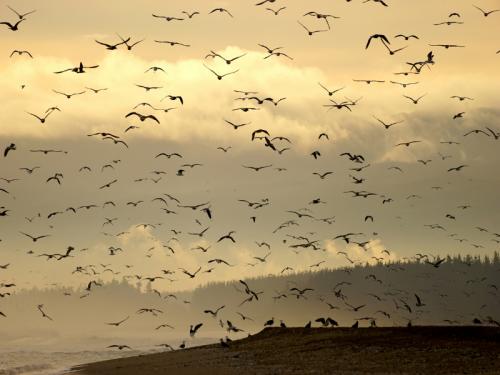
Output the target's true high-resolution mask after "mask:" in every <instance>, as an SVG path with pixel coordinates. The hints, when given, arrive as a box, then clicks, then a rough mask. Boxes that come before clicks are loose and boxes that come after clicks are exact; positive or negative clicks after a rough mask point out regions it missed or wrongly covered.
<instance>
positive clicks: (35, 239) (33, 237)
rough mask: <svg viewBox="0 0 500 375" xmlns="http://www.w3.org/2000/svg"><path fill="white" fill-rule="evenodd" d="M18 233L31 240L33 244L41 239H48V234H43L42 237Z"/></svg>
mask: <svg viewBox="0 0 500 375" xmlns="http://www.w3.org/2000/svg"><path fill="white" fill-rule="evenodd" d="M19 233H21V234H23V235H25V236H26V237H29V238H31V240H32V241H33V242H37V241H38V240H41V239H42V238H46V237H50V234H44V235H41V236H32V235H31V234H28V233H24V232H19Z"/></svg>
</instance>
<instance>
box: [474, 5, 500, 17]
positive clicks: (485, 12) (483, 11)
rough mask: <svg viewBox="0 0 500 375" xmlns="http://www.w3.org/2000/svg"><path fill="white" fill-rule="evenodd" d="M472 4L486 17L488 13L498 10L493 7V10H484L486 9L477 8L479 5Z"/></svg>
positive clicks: (498, 10) (499, 10)
mask: <svg viewBox="0 0 500 375" xmlns="http://www.w3.org/2000/svg"><path fill="white" fill-rule="evenodd" d="M472 6H473V7H474V8H476V9H477V10H479V11H480V12H481V13H482V14H483V16H485V17H488V16H489V15H490V14H492V13H495V12H500V9H493V10H487V11H486V10H483V9H481V8H479V7H478V6H476V5H472Z"/></svg>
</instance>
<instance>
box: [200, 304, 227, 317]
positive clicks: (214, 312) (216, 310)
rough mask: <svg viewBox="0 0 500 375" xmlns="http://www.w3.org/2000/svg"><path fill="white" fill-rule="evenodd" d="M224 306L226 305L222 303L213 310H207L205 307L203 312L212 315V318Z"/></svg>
mask: <svg viewBox="0 0 500 375" xmlns="http://www.w3.org/2000/svg"><path fill="white" fill-rule="evenodd" d="M224 307H226V306H225V305H222V306H220V307H218V308H217V309H215V310H209V309H207V310H203V312H204V313H205V314H210V315H212V316H213V317H214V318H216V317H217V314H218V313H219V311H220V310H222V309H223V308H224Z"/></svg>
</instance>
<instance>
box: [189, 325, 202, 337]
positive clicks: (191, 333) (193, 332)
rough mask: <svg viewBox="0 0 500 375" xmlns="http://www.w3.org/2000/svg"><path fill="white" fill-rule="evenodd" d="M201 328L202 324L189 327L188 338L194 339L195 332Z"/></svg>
mask: <svg viewBox="0 0 500 375" xmlns="http://www.w3.org/2000/svg"><path fill="white" fill-rule="evenodd" d="M202 326H203V323H198V324H196V325H190V326H189V336H191V337H194V335H196V332H198V330H199V329H200V328H201V327H202Z"/></svg>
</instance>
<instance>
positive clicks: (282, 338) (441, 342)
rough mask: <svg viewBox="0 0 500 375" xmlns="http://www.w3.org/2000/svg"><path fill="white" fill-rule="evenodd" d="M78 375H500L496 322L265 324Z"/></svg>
mask: <svg viewBox="0 0 500 375" xmlns="http://www.w3.org/2000/svg"><path fill="white" fill-rule="evenodd" d="M73 370H74V371H75V372H74V373H76V374H78V375H97V374H99V375H107V374H109V375H111V374H113V375H128V374H130V375H132V374H133V375H137V374H143V375H146V374H172V373H173V374H178V375H194V374H213V375H225V374H239V375H242V374H350V375H354V374H500V329H499V328H492V327H411V328H359V329H351V328H334V329H322V328H312V329H305V328H286V329H283V328H267V329H264V330H263V331H262V332H260V333H258V334H256V335H253V336H251V337H248V338H245V339H242V340H238V341H233V342H231V343H230V347H229V348H223V347H222V346H221V345H220V344H214V345H207V346H201V347H196V348H190V349H189V348H188V349H185V350H176V351H174V352H165V353H158V354H152V355H144V356H138V357H130V358H124V359H118V360H111V361H105V362H99V363H92V364H87V365H83V366H78V367H76V368H74V369H73Z"/></svg>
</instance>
